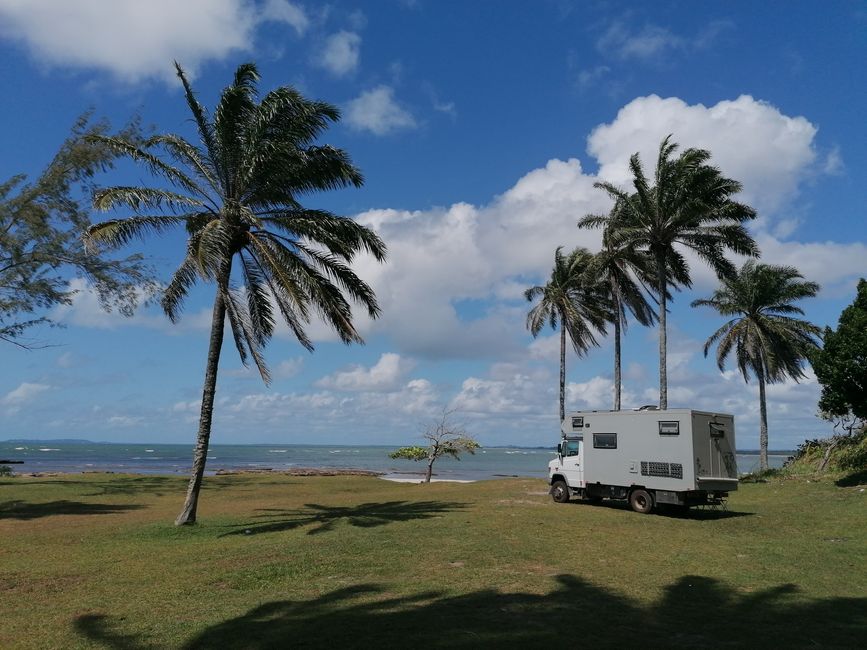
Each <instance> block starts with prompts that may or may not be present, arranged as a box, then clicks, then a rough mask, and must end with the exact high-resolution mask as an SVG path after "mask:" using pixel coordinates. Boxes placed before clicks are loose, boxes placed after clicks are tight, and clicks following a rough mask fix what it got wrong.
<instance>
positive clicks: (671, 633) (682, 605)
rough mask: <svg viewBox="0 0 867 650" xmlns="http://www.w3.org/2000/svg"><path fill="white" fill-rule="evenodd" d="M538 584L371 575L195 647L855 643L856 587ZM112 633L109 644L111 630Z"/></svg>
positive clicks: (264, 610)
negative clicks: (509, 586) (833, 594)
mask: <svg viewBox="0 0 867 650" xmlns="http://www.w3.org/2000/svg"><path fill="white" fill-rule="evenodd" d="M557 582H558V586H557V587H556V588H555V589H553V590H552V591H551V592H549V593H546V594H535V593H502V592H498V591H495V590H482V591H476V592H472V593H469V594H465V595H460V596H449V595H443V594H437V593H421V594H416V595H414V596H410V597H393V596H389V594H388V593H387V592H385V590H384V589H383V588H382V587H379V586H377V585H358V586H355V587H350V588H346V589H340V590H337V591H333V592H331V593H328V594H325V595H323V596H321V597H319V598H316V599H314V600H309V601H292V600H283V601H273V602H270V603H265V604H263V605H259V606H258V607H255V608H253V609H251V610H250V611H248V612H247V613H245V614H243V615H241V616H238V617H236V618H231V619H228V620H226V621H223V622H222V623H218V624H216V625H213V626H211V627H209V628H206V629H205V630H204V631H202V632H201V633H199V634H198V635H197V636H195V637H194V638H193V639H191V640H190V641H189V642H187V644H186V645H185V646H184V647H185V648H186V649H187V650H193V649H199V648H250V649H264V648H289V647H291V648H332V647H346V648H368V647H378V648H413V647H416V648H467V649H476V648H521V649H524V648H551V647H564V646H570V645H580V646H583V647H591V648H599V647H603V648H634V647H653V648H670V647H678V648H683V647H711V648H719V647H733V648H754V647H786V648H816V647H826V648H827V647H831V648H834V647H839V648H852V647H859V646H860V645H861V644H863V641H864V639H865V638H867V598H827V599H814V600H810V599H805V598H803V597H798V588H797V587H796V586H795V585H791V584H787V585H780V586H778V587H774V588H771V589H766V590H763V591H757V592H752V593H745V592H743V591H740V590H735V589H732V588H731V587H729V586H727V585H724V584H723V583H720V582H718V581H716V580H714V579H712V578H707V577H702V576H683V577H681V578H680V579H678V580H677V581H676V582H675V583H674V584H672V585H670V586H668V587H667V588H666V589H665V590H664V593H663V595H662V597H661V598H660V599H659V600H657V601H656V602H654V603H651V604H650V605H643V604H641V603H638V602H636V601H633V600H631V599H629V598H627V597H624V596H622V595H618V594H615V593H613V592H610V591H608V590H606V589H603V588H600V587H598V586H595V585H591V584H589V583H587V582H585V581H583V580H582V579H581V578H578V577H575V576H571V575H561V576H558V577H557ZM111 627H112V626H111V624H110V621H108V620H107V619H105V618H104V617H94V616H90V617H88V620H87V625H84V624H83V623H82V619H81V618H80V619H78V621H77V622H76V629H77V630H78V632H79V633H81V634H83V635H84V636H85V637H86V638H87V639H89V640H91V641H99V642H101V643H103V644H104V645H108V646H109V647H115V648H121V647H133V648H135V647H143V645H142V644H141V643H140V642H139V641H137V640H136V639H129V638H128V637H124V636H121V635H119V634H117V633H114V632H112V631H111ZM112 636H113V637H115V638H117V639H120V640H121V641H122V642H119V643H117V644H112V643H111V641H110V638H111V637H112Z"/></svg>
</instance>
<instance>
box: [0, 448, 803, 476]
mask: <svg viewBox="0 0 867 650" xmlns="http://www.w3.org/2000/svg"><path fill="white" fill-rule="evenodd" d="M393 450H394V447H391V446H389V447H385V446H362V447H347V446H332V445H213V446H211V449H210V453H209V455H208V464H207V469H208V473H214V472H216V471H217V470H219V469H235V470H238V469H267V468H270V469H274V470H285V469H290V468H298V467H316V468H340V469H365V470H372V471H376V472H383V473H385V474H386V475H388V476H392V477H411V476H413V475H420V474H421V470H422V467H421V465H420V464H418V463H414V462H412V461H406V460H392V459H390V458H389V457H388V453H389V452H390V451H393ZM192 456H193V452H192V447H191V446H190V445H157V444H153V445H147V444H127V443H118V444H113V443H98V442H66V441H63V442H56V441H55V442H32V441H29V442H0V459H3V460H21V461H23V464H21V465H18V464H15V465H12V469H13V471H15V472H17V473H25V472H86V471H91V472H104V471H108V472H128V473H136V474H175V473H178V474H186V473H187V472H189V469H190V464H191V462H192ZM554 456H556V451H554V450H553V449H550V450H549V449H527V448H513V447H486V448H484V449H482V450H480V451H478V452H476V454H475V455H474V456H470V455H465V456H463V457H462V459H461V460H459V461H457V460H454V459H451V458H441V459H439V460H438V461H437V462H436V464H435V465H434V475H435V476H436V477H437V478H441V479H463V480H480V479H492V478H501V477H512V476H522V477H523V476H526V477H537V478H543V477H546V476H547V472H548V461H549V460H551V459H552V458H554ZM787 458H788V454H780V455H772V456H770V457H769V463H770V465H771V467H780V466H782V464H783V463H784V462H785V461H786V459H787ZM737 460H738V469H739V470H740V471H741V472H750V471H753V470H755V469H758V465H759V457H758V455H757V454H738V457H737Z"/></svg>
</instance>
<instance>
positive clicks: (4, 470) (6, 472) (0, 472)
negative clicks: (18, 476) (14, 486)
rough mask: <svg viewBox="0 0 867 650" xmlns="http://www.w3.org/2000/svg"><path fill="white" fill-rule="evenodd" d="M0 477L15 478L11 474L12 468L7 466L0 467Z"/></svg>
mask: <svg viewBox="0 0 867 650" xmlns="http://www.w3.org/2000/svg"><path fill="white" fill-rule="evenodd" d="M0 476H15V474H13V473H12V468H11V467H9V465H0Z"/></svg>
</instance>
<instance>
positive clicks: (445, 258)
mask: <svg viewBox="0 0 867 650" xmlns="http://www.w3.org/2000/svg"><path fill="white" fill-rule="evenodd" d="M670 132H674V133H675V136H676V138H677V140H678V141H679V142H680V143H681V144H682V145H683V146H698V147H706V148H709V149H710V150H711V152H712V154H713V158H712V161H713V162H714V163H715V164H718V165H720V166H721V168H722V169H723V171H724V172H725V173H726V174H729V175H731V176H732V177H734V178H736V179H739V180H741V181H742V182H743V185H744V193H743V198H744V199H745V200H746V201H748V202H750V203H752V204H753V205H755V206H756V207H758V208H759V209H760V210H765V211H767V212H766V214H771V215H782V214H784V213H782V209H783V208H784V207H785V206H787V205H788V202H789V201H790V200H792V199H793V197H795V196H796V195H797V192H798V189H799V187H800V185H801V184H802V183H803V182H804V181H805V179H806V178H807V177H808V175H809V174H810V173H811V170H812V169H813V165H814V162H815V157H816V154H815V136H816V132H817V129H816V127H815V126H814V125H813V124H811V123H810V122H809V121H808V120H807V119H805V118H803V117H790V116H787V115H784V114H782V113H781V112H780V111H779V110H778V109H777V108H775V107H773V106H770V105H769V104H767V103H765V102H761V101H757V100H755V99H753V98H752V97H748V96H743V97H740V98H738V99H736V100H733V101H723V102H720V103H718V104H716V105H714V106H710V107H706V106H703V105H701V104H696V105H689V104H686V103H685V102H683V101H682V100H680V99H677V98H670V99H661V98H659V97H656V96H650V97H641V98H638V99H635V100H633V101H632V102H630V103H629V104H627V105H626V106H625V107H624V108H623V109H621V110H620V111H619V113H618V114H617V116H616V118H615V119H614V120H613V121H612V122H610V123H608V124H604V125H601V126H600V127H598V128H597V129H595V130H594V131H593V133H592V134H591V135H590V136H589V138H588V151H589V152H590V154H591V155H593V156H594V157H595V158H596V160H597V161H598V163H599V166H600V167H599V172H598V175H594V174H590V173H588V172H586V171H585V170H584V169H583V167H582V165H581V163H580V162H579V161H578V160H576V159H569V160H551V161H549V162H548V163H547V164H546V165H545V166H544V167H541V168H539V169H535V170H532V171H530V172H528V173H527V174H525V175H524V176H523V177H522V178H520V179H519V180H518V181H517V182H516V183H515V184H514V185H513V186H512V187H511V188H510V189H508V190H507V191H506V192H505V193H504V194H502V195H501V196H499V197H496V198H495V199H494V200H493V201H491V203H490V204H488V205H484V206H475V205H470V204H467V203H456V204H454V205H452V206H450V207H448V208H433V209H430V210H420V211H401V210H371V211H368V212H365V213H363V214H360V215H358V220H359V221H360V222H362V223H364V224H366V225H369V226H371V227H373V228H374V229H375V230H376V231H377V232H378V233H379V234H380V235H381V236H382V237H383V238H384V240H385V241H386V242H388V246H389V259H388V263H387V264H385V265H380V264H378V263H375V262H374V261H373V260H371V259H369V258H366V259H365V258H363V259H360V260H359V262H358V264H357V268H358V270H359V273H360V274H361V275H362V277H364V278H365V279H366V280H367V281H368V282H370V283H371V284H372V285H373V287H374V288H375V290H376V293H377V296H378V297H379V299H380V302H381V304H382V307H383V315H382V317H381V318H380V319H379V320H378V321H376V322H374V323H370V322H366V321H365V319H364V318H363V317H360V320H359V327H360V328H361V329H362V331H363V332H364V333H365V336H367V335H369V334H385V335H387V336H389V337H390V340H391V342H392V344H393V345H395V346H396V351H397V352H400V353H406V354H410V355H412V356H415V357H424V358H464V357H467V356H471V357H477V358H478V357H489V358H493V357H496V358H500V359H508V358H510V356H513V357H517V356H520V355H526V354H527V353H528V352H527V345H528V343H527V334H526V331H525V330H524V317H525V315H526V303H525V302H524V301H523V300H522V298H521V295H520V290H519V289H520V288H521V287H527V286H530V285H532V284H536V283H537V282H539V281H541V280H542V279H543V278H544V277H545V276H547V274H548V273H549V269H550V266H551V263H552V252H553V250H554V249H555V247H557V246H558V245H562V244H567V245H569V246H576V245H582V246H586V247H588V248H590V249H591V250H595V249H596V248H598V245H599V233H598V232H597V231H586V230H578V229H577V228H576V227H575V222H576V220H577V219H578V218H579V217H581V216H583V215H585V214H588V213H599V212H605V211H607V209H608V208H609V207H610V202H609V199H608V198H607V197H606V196H605V194H604V192H602V191H601V190H598V189H596V188H594V187H593V183H594V182H595V181H596V180H598V179H599V178H600V177H601V178H605V179H606V180H610V181H613V182H615V183H625V182H626V180H627V164H628V160H629V156H630V155H631V154H632V153H634V152H635V151H636V150H638V151H640V152H641V155H642V158H643V159H644V160H645V161H646V163H647V168H648V170H649V171H650V170H652V165H653V161H654V160H655V152H656V150H657V149H658V146H659V143H660V141H661V139H662V138H663V137H664V136H665V135H667V134H668V133H670ZM773 210H776V212H774V211H773ZM779 235H780V233H778V236H774V235H771V234H768V233H766V232H763V231H759V232H758V234H757V237H758V241H759V245H760V246H761V248H762V250H763V260H765V261H768V262H770V263H777V264H780V263H786V264H793V265H795V266H797V267H798V268H800V269H802V271H803V272H804V274H805V276H806V277H808V278H810V279H815V280H816V281H818V282H821V283H823V284H828V285H837V286H848V284H847V283H851V282H852V280H853V278H856V277H857V276H858V275H859V274H861V275H863V274H865V273H867V254H865V253H867V251H865V247H864V245H863V244H862V243H837V242H810V243H798V242H791V241H783V240H781V238H780V236H779ZM828 259H835V260H838V259H839V260H845V263H840V264H834V265H829V264H828V263H827V260H828ZM692 268H693V275H694V277H695V281H696V287H697V289H698V290H699V291H706V290H708V289H710V288H713V287H715V286H716V285H717V279H716V278H715V276H714V275H713V273H712V271H711V270H710V269H709V268H707V267H706V265H704V264H703V263H701V262H699V261H694V262H693V267H692ZM420 296H423V297H424V298H423V299H419V297H420ZM468 302H469V303H471V304H473V305H474V306H475V307H476V308H475V309H473V310H472V313H473V316H465V315H462V314H463V313H466V311H465V310H462V309H461V306H462V305H464V304H466V303H468ZM529 353H530V354H531V355H533V356H534V357H537V358H542V357H544V358H549V357H553V356H554V355H555V354H556V343H555V342H554V341H543V340H540V341H538V342H536V343H534V344H533V345H532V346H531V347H530V351H529Z"/></svg>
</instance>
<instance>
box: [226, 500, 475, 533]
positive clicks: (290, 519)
mask: <svg viewBox="0 0 867 650" xmlns="http://www.w3.org/2000/svg"><path fill="white" fill-rule="evenodd" d="M465 507H466V504H463V503H455V502H448V501H386V502H383V503H362V504H359V505H355V506H323V505H318V504H315V503H307V504H305V505H304V509H303V510H282V509H278V508H263V509H260V510H257V511H256V512H259V513H261V514H259V515H256V520H255V521H252V522H248V523H244V524H237V525H234V526H232V527H231V528H232V530H231V531H229V532H227V533H223V535H221V537H225V536H227V535H256V534H259V533H274V532H280V531H284V530H292V529H294V528H299V527H301V526H314V527H313V528H311V529H310V530H309V531H308V532H307V534H308V535H318V534H321V533H326V532H328V531H330V530H332V529H334V527H335V526H336V525H337V524H338V523H339V522H341V521H345V522H346V523H348V524H349V525H350V526H357V527H359V528H375V527H376V526H384V525H386V524H391V523H394V522H398V521H410V520H414V519H430V518H432V517H440V516H442V515H444V514H445V513H447V512H451V511H453V510H460V509H463V508H465Z"/></svg>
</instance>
